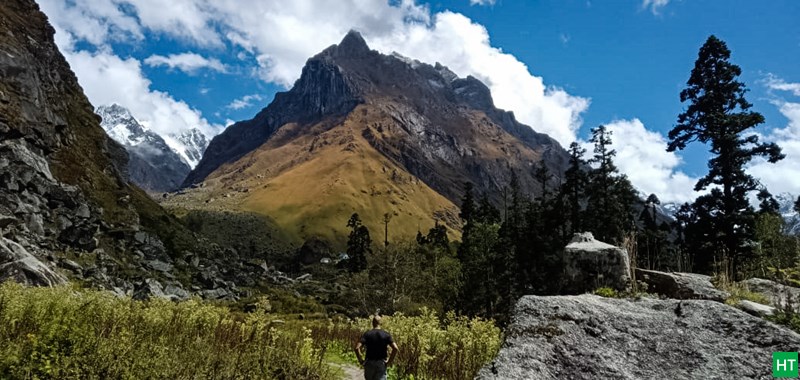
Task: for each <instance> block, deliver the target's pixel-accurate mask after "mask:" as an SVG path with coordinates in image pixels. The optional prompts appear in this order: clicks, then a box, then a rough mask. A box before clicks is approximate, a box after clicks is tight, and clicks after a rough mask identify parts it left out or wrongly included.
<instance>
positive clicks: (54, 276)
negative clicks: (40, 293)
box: [0, 238, 67, 286]
mask: <svg viewBox="0 0 800 380" xmlns="http://www.w3.org/2000/svg"><path fill="white" fill-rule="evenodd" d="M6 280H14V281H16V282H19V283H21V284H25V285H33V286H54V285H60V284H63V283H65V282H66V281H67V279H66V278H65V277H64V276H62V275H60V274H58V273H56V272H53V270H52V269H50V267H48V266H47V265H45V264H44V263H42V262H41V261H40V260H39V259H37V258H36V256H34V255H32V254H31V253H30V252H28V251H27V250H26V249H25V248H23V247H22V246H21V245H19V244H17V243H15V242H13V241H11V240H8V239H6V238H0V283H2V282H3V281H6Z"/></svg>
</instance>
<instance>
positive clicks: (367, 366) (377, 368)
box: [364, 360, 386, 380]
mask: <svg viewBox="0 0 800 380" xmlns="http://www.w3.org/2000/svg"><path fill="white" fill-rule="evenodd" d="M364 379H365V380H386V362H385V361H383V360H367V361H365V362H364Z"/></svg>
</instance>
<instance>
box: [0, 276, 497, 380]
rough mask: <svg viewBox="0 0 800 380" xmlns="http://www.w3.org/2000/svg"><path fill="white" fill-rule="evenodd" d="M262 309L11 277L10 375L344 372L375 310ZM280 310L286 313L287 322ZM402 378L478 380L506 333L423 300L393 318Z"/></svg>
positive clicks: (3, 329)
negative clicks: (339, 313)
mask: <svg viewBox="0 0 800 380" xmlns="http://www.w3.org/2000/svg"><path fill="white" fill-rule="evenodd" d="M256 304H257V307H256V310H255V311H254V312H252V313H242V312H238V311H231V309H229V308H227V307H224V306H219V305H212V304H207V303H203V302H201V301H199V300H189V301H186V302H180V303H174V302H170V301H166V300H157V299H154V300H151V301H146V302H142V301H134V300H131V299H130V298H119V297H115V296H113V295H112V294H111V293H109V292H104V291H93V290H77V288H73V287H69V286H62V287H56V288H25V287H22V286H21V285H18V284H16V283H12V282H7V283H4V284H0V379H6V378H11V379H62V378H80V379H320V380H326V379H335V378H337V377H338V376H341V370H340V369H337V368H336V366H335V365H331V363H339V364H344V363H350V364H355V363H356V360H355V355H354V353H353V345H354V343H355V341H356V340H357V339H358V338H359V336H360V335H361V333H363V332H364V331H366V330H368V329H369V328H370V322H369V320H368V319H366V318H364V319H357V320H355V321H348V320H345V319H341V318H340V319H338V320H332V319H330V318H327V317H326V316H325V315H324V314H323V313H312V314H309V315H307V316H305V317H304V318H303V319H300V317H299V315H298V314H291V315H289V314H272V313H270V312H268V310H269V309H270V307H269V306H267V305H268V304H269V302H267V299H266V298H262V299H261V300H259V302H257V303H256ZM278 320H280V321H278ZM384 328H385V329H386V330H388V331H390V332H391V333H392V335H393V336H394V338H395V340H396V342H397V344H398V345H399V346H400V349H401V350H400V353H399V355H398V356H397V358H396V361H395V366H394V367H393V368H392V369H391V370H390V379H420V378H424V379H471V378H473V377H474V376H475V374H476V373H477V371H478V370H479V369H480V368H481V367H482V366H484V365H485V364H486V363H487V362H489V361H490V360H491V359H492V358H494V356H495V355H496V354H497V351H498V350H499V348H500V343H501V341H502V336H501V332H500V329H499V328H498V327H496V326H495V324H494V322H493V321H490V320H483V319H478V318H476V319H468V318H464V317H458V316H456V315H454V314H453V313H448V314H447V315H445V316H444V317H443V318H440V317H439V316H437V315H436V314H435V313H434V312H431V311H428V310H427V309H422V310H421V311H420V314H419V315H418V316H404V315H402V314H396V315H394V316H387V317H385V318H384Z"/></svg>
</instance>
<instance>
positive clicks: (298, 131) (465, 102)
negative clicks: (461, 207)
mask: <svg viewBox="0 0 800 380" xmlns="http://www.w3.org/2000/svg"><path fill="white" fill-rule="evenodd" d="M541 160H544V162H545V163H546V164H547V165H548V167H549V168H550V169H551V171H552V172H553V173H554V174H556V175H561V173H563V170H564V168H565V165H566V163H567V154H566V152H565V151H564V149H562V147H561V146H559V145H558V143H557V142H555V141H554V140H553V139H551V138H549V137H548V136H546V135H543V134H539V133H536V132H534V131H533V130H532V129H531V128H529V127H528V126H525V125H522V124H520V123H518V122H517V121H516V120H515V119H514V117H513V115H512V114H511V113H510V112H505V111H502V110H499V109H497V108H495V107H494V104H493V102H492V98H491V94H490V93H489V90H488V88H487V87H486V86H485V85H483V84H482V83H481V82H480V81H478V80H477V79H475V78H472V77H469V78H466V79H462V78H458V77H457V76H456V75H455V74H454V73H452V72H451V71H450V70H448V69H447V68H446V67H443V66H441V65H438V64H437V65H433V66H432V65H428V64H424V63H420V62H418V61H413V60H410V59H408V58H405V57H401V56H398V55H383V54H380V53H378V52H376V51H373V50H370V49H369V47H368V46H367V44H366V42H365V41H364V40H363V39H362V37H361V35H360V34H358V33H357V32H350V33H349V34H348V35H347V36H345V38H344V39H343V40H342V42H341V43H340V44H338V45H334V46H331V47H329V48H327V49H326V50H324V51H323V52H321V53H320V54H318V55H316V56H314V57H312V58H311V59H309V60H308V62H307V63H306V66H305V67H304V68H303V72H302V75H301V77H300V79H299V80H298V81H297V82H296V83H295V85H294V87H293V88H292V89H291V90H290V91H288V92H284V93H278V94H277V95H276V96H275V100H274V101H273V102H272V103H271V104H270V105H269V106H267V107H266V108H265V109H263V110H262V111H261V112H259V113H258V115H256V117H255V118H253V119H251V120H248V121H243V122H239V123H236V124H234V125H233V126H231V127H229V128H228V129H227V130H226V131H225V132H223V133H222V134H221V135H219V136H217V137H216V138H214V140H213V141H212V142H211V144H210V146H209V148H208V149H207V151H206V153H205V155H204V157H203V159H202V161H201V162H200V164H199V165H198V166H197V168H195V170H194V171H193V172H192V173H190V174H189V176H188V178H187V180H186V181H185V182H184V185H185V186H192V185H199V184H201V183H202V187H200V186H194V187H199V188H195V189H191V190H190V191H188V192H187V194H185V195H183V196H181V197H178V198H177V199H175V204H176V205H178V204H180V203H181V202H183V203H184V204H191V205H195V206H197V207H219V208H220V209H225V208H228V207H233V208H240V209H244V210H247V211H256V212H259V213H264V214H267V215H269V216H271V217H272V218H274V219H275V221H276V222H277V223H278V224H279V225H281V226H283V227H284V228H286V229H288V230H289V231H291V232H293V233H294V234H295V235H297V236H299V237H308V236H312V235H322V236H325V237H336V236H339V237H341V236H342V235H343V232H342V231H343V230H344V229H345V228H344V224H345V222H346V220H347V218H348V217H349V215H350V214H351V213H353V212H358V213H359V215H361V216H362V219H364V221H365V224H367V226H368V227H370V229H371V230H373V231H382V230H383V215H384V214H386V213H388V214H390V215H392V221H391V222H390V234H391V235H393V236H395V237H396V236H399V235H405V236H413V234H415V233H416V231H417V230H418V229H422V230H426V229H427V228H430V227H431V226H433V224H434V223H435V222H438V223H441V224H445V225H446V226H448V227H449V228H450V230H451V232H452V233H453V234H454V235H457V234H458V232H457V230H458V228H459V225H460V222H459V220H458V218H457V207H456V204H458V203H460V202H459V199H460V197H461V195H462V191H463V186H464V183H465V182H472V183H473V184H475V186H476V189H477V192H478V193H486V194H488V195H489V196H490V197H491V199H492V200H493V201H494V202H495V203H496V204H500V203H501V202H502V200H501V199H502V195H501V194H502V188H503V187H505V186H507V185H508V184H509V182H510V178H511V172H512V171H513V172H516V173H517V175H519V178H520V183H521V188H522V190H523V191H524V192H526V193H529V194H535V193H537V192H538V191H537V189H538V188H540V185H539V184H537V183H536V181H535V180H534V179H533V178H532V172H533V166H534V165H535V164H536V163H538V162H539V161H541ZM554 183H557V180H554ZM231 198H233V199H231ZM215 203H216V205H214V204H215ZM209 205H210V206H209Z"/></svg>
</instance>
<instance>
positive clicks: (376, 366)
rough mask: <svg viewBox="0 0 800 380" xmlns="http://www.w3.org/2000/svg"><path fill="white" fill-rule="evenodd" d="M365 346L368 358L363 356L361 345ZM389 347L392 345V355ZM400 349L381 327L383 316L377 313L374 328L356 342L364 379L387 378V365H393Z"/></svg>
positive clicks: (373, 319) (373, 322)
mask: <svg viewBox="0 0 800 380" xmlns="http://www.w3.org/2000/svg"><path fill="white" fill-rule="evenodd" d="M364 346H366V348H367V355H366V360H365V359H362V357H361V347H364ZM388 347H392V354H391V355H387V351H388ZM398 350H399V349H398V348H397V343H395V342H394V340H392V335H391V334H389V333H388V332H387V331H386V330H383V329H381V317H380V316H379V315H377V314H376V315H375V316H374V317H373V318H372V330H369V331H367V332H365V333H364V335H362V336H361V340H360V341H359V342H358V343H356V357H357V358H358V362H359V363H360V364H361V365H362V366H363V367H364V379H366V380H386V367H388V366H390V365H392V362H394V356H395V355H397V351H398ZM387 357H388V358H389V359H388V360H387V359H386V358H387Z"/></svg>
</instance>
